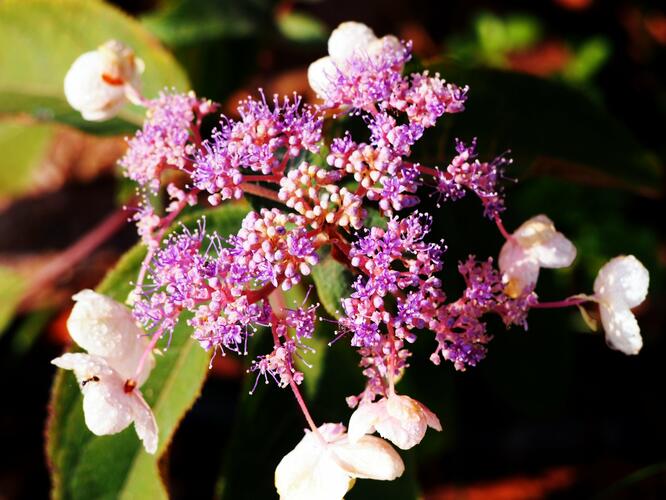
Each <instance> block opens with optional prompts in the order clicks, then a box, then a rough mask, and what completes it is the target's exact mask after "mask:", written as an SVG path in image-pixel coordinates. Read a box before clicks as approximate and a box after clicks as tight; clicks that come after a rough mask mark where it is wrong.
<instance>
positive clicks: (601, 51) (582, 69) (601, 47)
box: [563, 37, 611, 82]
mask: <svg viewBox="0 0 666 500" xmlns="http://www.w3.org/2000/svg"><path fill="white" fill-rule="evenodd" d="M610 56H611V45H610V43H609V42H608V40H606V39H605V38H601V37H598V38H591V39H589V40H587V41H585V43H583V44H582V45H581V46H580V47H579V48H578V50H576V53H575V55H574V57H573V59H572V60H571V61H570V62H569V63H568V64H567V66H566V68H565V69H564V73H563V76H564V78H565V79H566V80H568V81H570V82H585V81H587V80H589V79H590V78H592V77H593V76H594V75H595V74H596V73H597V72H598V71H599V70H600V69H601V67H602V66H603V65H604V64H605V63H606V61H608V59H609V58H610Z"/></svg>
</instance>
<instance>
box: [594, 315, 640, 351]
mask: <svg viewBox="0 0 666 500" xmlns="http://www.w3.org/2000/svg"><path fill="white" fill-rule="evenodd" d="M599 310H600V311H601V324H602V325H603V326H604V331H605V332H606V342H607V343H608V345H609V346H610V347H612V348H613V349H616V350H618V351H621V352H623V353H624V354H638V352H639V351H640V350H641V347H643V338H642V337H641V329H640V327H639V326H638V321H636V317H635V316H634V315H633V313H632V312H631V310H630V309H629V308H620V309H611V308H609V307H608V306H606V305H604V304H600V306H599Z"/></svg>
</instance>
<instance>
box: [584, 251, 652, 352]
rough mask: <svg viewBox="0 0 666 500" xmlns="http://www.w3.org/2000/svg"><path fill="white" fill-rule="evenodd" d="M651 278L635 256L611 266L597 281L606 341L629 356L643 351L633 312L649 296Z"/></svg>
mask: <svg viewBox="0 0 666 500" xmlns="http://www.w3.org/2000/svg"><path fill="white" fill-rule="evenodd" d="M649 285H650V274H649V272H648V270H647V269H646V268H645V266H644V265H643V264H641V262H640V261H639V260H638V259H637V258H636V257H634V256H633V255H628V256H627V255H622V256H619V257H615V258H614V259H611V260H610V261H609V262H607V263H606V264H605V265H604V266H603V267H602V268H601V270H600V271H599V274H598V275H597V278H596V280H595V281H594V298H595V299H596V300H597V302H598V303H599V310H600V313H601V323H602V325H603V326H604V331H605V332H606V341H607V342H608V345H610V347H612V348H613V349H617V350H618V351H622V352H623V353H625V354H638V352H639V351H640V350H641V347H643V339H642V337H641V329H640V327H639V326H638V322H637V321H636V317H635V316H634V314H633V313H632V312H631V309H632V308H633V307H637V306H638V305H640V304H641V303H642V302H643V301H644V300H645V297H646V296H647V292H648V287H649Z"/></svg>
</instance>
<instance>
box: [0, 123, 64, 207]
mask: <svg viewBox="0 0 666 500" xmlns="http://www.w3.org/2000/svg"><path fill="white" fill-rule="evenodd" d="M54 132H55V127H54V126H53V125H52V124H36V123H32V124H31V123H27V122H25V121H19V120H4V121H0V151H2V155H3V158H4V161H3V164H2V168H0V199H2V198H13V197H15V196H20V195H21V194H23V193H25V192H26V191H29V190H31V189H32V188H34V186H35V183H36V181H37V178H36V177H37V176H36V169H37V168H39V167H40V166H41V164H42V160H43V159H44V156H45V154H46V150H47V148H48V147H49V146H50V145H51V141H52V139H53V134H54Z"/></svg>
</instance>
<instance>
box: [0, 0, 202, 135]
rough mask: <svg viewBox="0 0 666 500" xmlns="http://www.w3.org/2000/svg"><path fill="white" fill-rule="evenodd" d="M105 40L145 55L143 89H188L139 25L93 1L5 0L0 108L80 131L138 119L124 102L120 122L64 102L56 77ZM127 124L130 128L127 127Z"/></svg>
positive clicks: (0, 7) (151, 92) (0, 12)
mask: <svg viewBox="0 0 666 500" xmlns="http://www.w3.org/2000/svg"><path fill="white" fill-rule="evenodd" d="M109 39H117V40H120V41H122V42H124V43H126V44H127V45H129V46H130V47H132V48H133V49H134V51H135V52H136V54H137V55H138V57H140V58H141V59H143V60H144V62H145V64H146V71H145V73H144V75H143V78H142V87H143V92H144V94H145V95H146V96H148V97H153V96H155V95H156V94H157V93H158V92H159V90H161V89H163V88H165V87H175V88H177V89H178V90H181V91H184V90H188V88H189V85H188V81H187V77H186V75H185V74H184V73H183V71H182V70H181V69H180V67H179V66H178V64H177V63H176V61H175V60H174V59H173V57H172V56H171V55H170V54H169V53H168V52H167V51H166V50H164V49H163V48H162V47H161V46H160V45H159V42H157V40H156V39H155V38H154V37H153V36H151V35H150V33H149V32H148V31H147V30H146V29H145V28H143V27H142V26H141V24H140V23H138V22H137V21H135V20H133V19H132V18H130V17H129V16H127V15H125V14H124V13H123V12H121V11H120V10H118V9H116V8H114V7H112V6H110V5H108V4H105V3H103V2H101V1H99V0H5V1H3V2H0V67H1V68H2V72H0V112H2V113H28V114H30V115H32V116H33V117H35V118H38V119H42V120H58V121H62V122H66V123H69V124H73V125H75V126H79V127H81V128H85V129H89V130H95V131H105V132H109V131H111V132H118V131H120V130H131V129H132V128H133V126H134V125H136V124H140V123H141V122H142V120H143V110H141V109H140V108H138V107H132V106H127V107H126V108H125V109H124V110H123V111H122V112H121V114H120V118H119V119H115V120H112V121H111V122H104V123H92V122H85V121H84V120H82V119H81V117H80V115H79V114H78V112H76V111H74V110H73V109H71V108H70V107H69V105H68V104H67V101H66V100H65V96H64V91H63V81H64V78H65V74H66V72H67V70H68V69H69V67H70V66H71V64H72V63H73V62H74V60H75V59H76V58H77V57H78V56H79V55H81V54H83V53H84V52H87V51H90V50H94V49H95V48H97V47H98V46H99V45H101V44H102V43H104V42H105V41H107V40H109ZM133 124H134V125H133Z"/></svg>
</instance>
